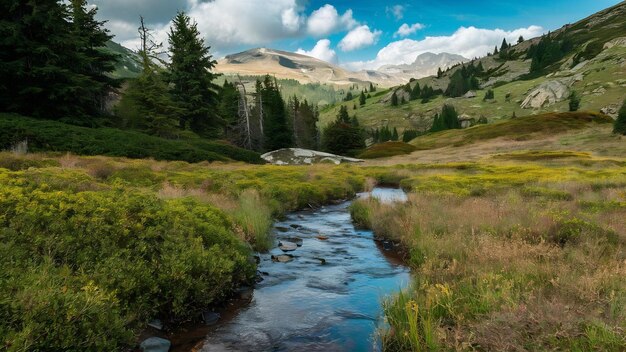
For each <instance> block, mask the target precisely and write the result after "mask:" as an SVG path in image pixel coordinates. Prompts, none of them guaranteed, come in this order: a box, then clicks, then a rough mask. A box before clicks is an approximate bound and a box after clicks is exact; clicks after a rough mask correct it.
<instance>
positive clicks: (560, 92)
mask: <svg viewBox="0 0 626 352" xmlns="http://www.w3.org/2000/svg"><path fill="white" fill-rule="evenodd" d="M548 38H549V40H551V41H553V42H554V41H556V42H559V43H563V46H564V47H565V49H566V50H565V52H563V53H562V57H560V58H559V59H558V60H556V61H555V62H553V63H550V64H546V65H545V67H540V69H538V70H535V71H533V72H531V66H532V65H533V58H532V55H529V54H532V52H531V50H535V51H536V47H537V46H538V45H539V44H540V43H541V42H542V40H543V41H544V43H545V41H546V40H547V39H548ZM507 53H508V55H507V56H500V55H490V56H487V57H483V58H481V59H478V60H474V61H472V62H471V64H472V65H474V66H478V65H481V66H482V67H483V68H484V73H483V74H482V75H481V76H480V77H478V80H479V88H478V89H476V90H473V93H474V95H475V97H473V98H465V97H459V98H451V97H446V96H442V95H439V96H437V97H436V98H434V99H431V100H430V101H428V102H426V103H422V102H421V100H419V99H418V100H414V101H408V102H407V103H406V104H402V105H400V106H397V107H394V106H391V104H390V97H391V93H392V91H393V92H396V95H398V96H399V97H405V100H409V99H408V98H409V94H408V92H407V91H406V90H407V89H408V88H409V87H410V88H411V89H413V88H414V87H415V85H416V84H419V85H420V87H424V86H426V85H428V86H430V87H432V88H433V89H435V90H437V89H441V90H442V91H445V90H446V88H447V87H448V85H449V83H450V79H451V77H452V76H453V75H454V74H455V73H456V72H457V70H460V69H462V66H457V67H454V68H451V69H449V70H447V71H446V72H445V73H444V75H443V76H442V77H440V78H437V77H434V76H431V77H425V78H421V79H418V80H415V81H414V82H412V83H411V84H410V85H408V86H399V87H395V88H393V89H391V90H390V91H389V92H387V93H386V94H385V95H383V96H376V97H371V98H369V99H367V102H366V104H365V105H364V106H363V107H360V108H358V109H357V110H355V111H352V110H351V111H350V114H351V115H352V114H356V115H357V116H358V117H359V120H360V122H361V123H362V124H363V125H364V126H366V127H367V128H377V127H381V126H384V125H389V126H390V127H397V128H398V129H400V130H403V129H416V130H420V131H426V130H428V129H429V128H430V125H431V124H432V118H433V116H434V115H435V113H437V112H438V111H439V110H440V109H441V106H442V105H443V104H444V103H445V104H451V105H454V106H455V107H456V109H457V111H458V112H459V114H463V115H466V116H465V117H466V118H467V119H473V120H474V121H477V120H478V119H479V118H481V117H485V118H487V119H488V120H489V122H494V121H498V120H502V119H508V118H511V117H512V116H513V114H515V116H518V117H519V116H529V115H535V114H541V113H547V112H558V111H567V110H568V102H567V99H568V97H569V96H570V94H571V93H572V92H573V91H576V92H577V93H578V94H579V95H580V96H581V97H582V99H581V106H580V109H581V110H587V111H601V110H602V111H603V112H605V113H607V114H608V115H610V116H612V117H615V115H616V112H617V109H618V107H619V104H620V103H621V101H622V100H623V98H624V97H625V92H626V89H625V88H626V69H624V66H625V65H626V59H625V58H626V2H622V3H620V4H618V5H616V6H614V7H611V8H609V9H606V10H604V11H601V12H599V13H597V14H594V15H592V16H590V17H588V18H586V19H584V20H581V21H579V22H577V23H575V24H571V25H566V26H564V27H562V28H561V29H559V30H557V31H554V32H552V33H550V34H547V35H545V36H543V37H539V38H533V39H530V40H527V41H524V42H521V43H519V44H517V45H514V46H512V47H511V48H510V49H508V52H507ZM465 65H469V63H467V64H465ZM489 89H491V90H493V92H494V99H488V100H483V97H484V96H485V94H486V92H487V91H488V90H489ZM355 102H356V100H355ZM353 104H354V102H348V103H347V105H348V106H349V107H353ZM338 110H339V106H335V107H329V108H327V109H325V110H324V111H323V112H322V114H321V117H320V121H321V124H322V125H325V124H327V123H328V122H330V121H333V120H334V118H335V116H336V114H337V111H338Z"/></svg>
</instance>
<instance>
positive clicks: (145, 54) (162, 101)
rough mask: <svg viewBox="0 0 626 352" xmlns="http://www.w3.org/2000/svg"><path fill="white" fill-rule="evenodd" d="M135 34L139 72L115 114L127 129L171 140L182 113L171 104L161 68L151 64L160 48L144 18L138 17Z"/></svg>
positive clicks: (181, 110) (153, 63)
mask: <svg viewBox="0 0 626 352" xmlns="http://www.w3.org/2000/svg"><path fill="white" fill-rule="evenodd" d="M138 31H139V37H140V40H141V48H140V50H139V56H140V58H141V64H142V71H141V74H140V75H139V76H138V77H137V78H135V79H134V80H132V81H131V82H130V83H129V85H128V89H126V91H125V92H124V95H123V96H122V100H121V101H120V104H119V106H118V112H119V114H120V115H121V117H122V118H123V119H124V120H125V121H124V123H125V124H126V125H128V126H129V127H132V128H138V129H142V130H145V131H146V132H148V133H150V134H154V135H158V136H162V137H174V136H175V135H176V133H177V126H178V122H179V118H180V115H181V114H182V113H183V111H184V110H183V109H181V108H180V107H179V106H178V105H177V104H176V103H175V102H174V101H173V100H172V98H171V95H170V93H169V90H168V86H167V83H166V82H165V80H164V77H163V72H162V68H161V67H160V66H159V65H158V64H157V63H155V62H154V61H153V60H156V58H157V57H158V55H159V51H158V50H159V49H160V47H161V45H160V44H158V43H155V42H154V40H153V37H152V33H151V30H150V29H148V28H147V27H146V26H145V24H144V20H143V17H140V26H139V30H138Z"/></svg>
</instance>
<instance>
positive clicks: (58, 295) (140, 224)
mask: <svg viewBox="0 0 626 352" xmlns="http://www.w3.org/2000/svg"><path fill="white" fill-rule="evenodd" d="M379 174H380V177H381V179H382V178H384V177H383V176H384V175H383V174H384V172H382V173H381V172H379ZM366 180H367V176H366V174H365V172H364V171H363V170H361V169H359V168H357V167H351V166H345V167H333V166H322V165H320V166H317V167H315V168H308V167H277V166H258V165H249V164H243V163H240V164H237V163H212V164H209V163H208V162H202V163H196V164H190V163H187V162H182V161H176V162H167V161H156V160H149V159H134V160H133V159H126V158H112V157H104V156H95V157H86V156H75V155H72V154H64V153H57V154H55V153H48V154H16V153H10V152H4V153H0V267H2V268H3V270H2V271H0V340H1V341H2V342H1V346H2V349H6V350H8V351H33V350H57V351H61V350H64V351H75V350H109V351H111V350H118V349H123V348H125V347H127V346H132V345H133V343H134V341H135V340H134V339H135V338H136V336H137V335H136V334H137V333H138V332H139V331H141V329H142V328H143V327H145V324H146V323H147V322H148V321H150V320H151V319H154V318H159V319H161V320H162V321H164V322H165V323H166V325H168V326H176V325H177V324H180V323H183V322H186V321H193V320H197V319H198V317H199V315H200V313H201V312H202V311H203V310H206V309H209V308H210V307H211V306H212V305H215V304H217V303H219V302H221V301H223V300H225V299H227V298H228V297H230V295H231V294H232V292H233V291H234V290H235V289H237V288H238V287H239V286H240V285H242V284H251V283H252V282H253V281H254V278H255V275H256V274H255V267H256V264H255V261H254V258H253V257H252V254H253V251H257V250H258V251H263V250H265V249H267V248H269V247H270V246H272V245H273V241H274V239H273V237H272V236H271V234H270V231H269V230H270V226H271V224H272V222H273V219H274V218H277V217H281V216H282V214H284V213H285V212H287V211H291V210H295V209H300V208H304V207H309V206H316V205H321V204H326V203H328V202H330V201H332V200H339V199H346V198H350V197H352V196H354V194H355V192H357V191H359V190H361V189H363V188H364V186H365V184H366Z"/></svg>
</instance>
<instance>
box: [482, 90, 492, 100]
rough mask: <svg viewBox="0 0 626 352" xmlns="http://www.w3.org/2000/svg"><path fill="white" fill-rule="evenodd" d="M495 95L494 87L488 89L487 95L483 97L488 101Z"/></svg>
mask: <svg viewBox="0 0 626 352" xmlns="http://www.w3.org/2000/svg"><path fill="white" fill-rule="evenodd" d="M494 97H495V95H494V93H493V90H492V89H487V91H486V92H485V97H484V98H483V101H487V100H492V99H494Z"/></svg>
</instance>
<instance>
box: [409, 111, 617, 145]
mask: <svg viewBox="0 0 626 352" xmlns="http://www.w3.org/2000/svg"><path fill="white" fill-rule="evenodd" d="M612 122H613V120H612V119H611V118H610V117H608V116H605V115H602V114H598V113H593V112H564V113H546V114H541V115H534V116H525V117H518V118H515V119H510V120H504V121H498V122H495V123H492V124H488V125H478V126H474V127H471V128H467V129H463V130H447V131H442V132H437V133H430V134H427V135H424V136H420V137H417V138H415V139H414V140H412V141H411V142H410V143H411V144H412V145H414V146H415V147H417V149H420V150H425V149H435V148H441V147H445V146H454V147H459V146H463V145H466V144H471V143H477V142H481V141H487V140H490V139H494V138H499V137H508V138H510V139H512V140H518V141H523V140H526V139H531V138H533V137H532V136H531V135H532V134H540V135H542V136H550V135H554V134H558V133H562V132H566V131H570V130H578V129H584V128H587V127H590V126H591V124H606V125H610V124H611V123H612Z"/></svg>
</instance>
